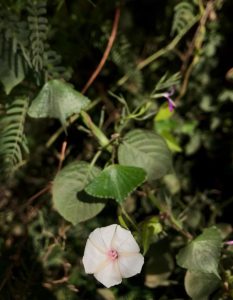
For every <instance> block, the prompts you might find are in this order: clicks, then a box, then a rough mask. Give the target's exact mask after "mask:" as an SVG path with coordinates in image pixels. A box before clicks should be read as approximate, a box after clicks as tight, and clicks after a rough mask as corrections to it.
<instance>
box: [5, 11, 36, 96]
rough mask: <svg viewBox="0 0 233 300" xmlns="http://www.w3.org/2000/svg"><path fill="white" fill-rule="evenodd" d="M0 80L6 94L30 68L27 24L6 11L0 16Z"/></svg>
mask: <svg viewBox="0 0 233 300" xmlns="http://www.w3.org/2000/svg"><path fill="white" fill-rule="evenodd" d="M0 18H1V21H0V64H1V70H0V80H1V81H2V83H3V85H4V87H5V91H6V93H7V94H8V93H9V92H10V91H11V89H12V88H13V87H14V86H15V85H17V84H18V83H20V82H21V81H22V80H23V78H24V77H25V74H26V73H27V71H28V66H30V65H31V64H30V57H29V51H28V44H29V43H28V29H27V24H26V22H24V21H21V20H20V19H19V17H18V16H17V15H15V14H13V13H12V12H10V11H7V10H1V15H0Z"/></svg>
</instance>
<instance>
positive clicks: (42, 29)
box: [27, 1, 48, 72]
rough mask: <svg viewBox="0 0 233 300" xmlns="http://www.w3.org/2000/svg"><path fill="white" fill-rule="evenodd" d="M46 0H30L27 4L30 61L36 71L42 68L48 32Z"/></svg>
mask: <svg viewBox="0 0 233 300" xmlns="http://www.w3.org/2000/svg"><path fill="white" fill-rule="evenodd" d="M46 4H47V3H46V1H40V2H32V3H30V4H29V5H28V8H27V9H28V13H29V16H28V24H29V30H30V42H31V62H32V66H33V67H34V69H35V71H36V72H39V71H41V70H42V69H43V66H44V61H43V56H44V50H45V42H46V39H47V33H48V20H47V18H46V16H45V15H46V12H47V9H46Z"/></svg>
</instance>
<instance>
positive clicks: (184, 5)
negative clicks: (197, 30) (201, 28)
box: [171, 1, 194, 35]
mask: <svg viewBox="0 0 233 300" xmlns="http://www.w3.org/2000/svg"><path fill="white" fill-rule="evenodd" d="M174 10H175V14H174V18H173V23H172V29H171V34H172V35H174V34H175V33H180V32H181V31H182V30H183V29H184V28H185V27H187V26H188V25H189V24H190V23H192V21H193V19H194V5H193V3H192V2H191V1H189V2H187V1H182V2H180V3H178V4H177V5H176V6H175V8H174Z"/></svg>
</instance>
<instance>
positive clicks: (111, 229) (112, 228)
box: [100, 224, 119, 250]
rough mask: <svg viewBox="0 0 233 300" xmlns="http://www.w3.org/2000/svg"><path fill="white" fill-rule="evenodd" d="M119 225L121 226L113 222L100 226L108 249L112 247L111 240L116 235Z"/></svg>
mask: <svg viewBox="0 0 233 300" xmlns="http://www.w3.org/2000/svg"><path fill="white" fill-rule="evenodd" d="M117 227H119V226H118V225H117V224H112V225H109V226H106V227H101V228H100V232H101V238H102V241H103V243H104V245H105V247H106V248H107V250H110V249H111V242H112V239H113V237H114V235H115V232H116V229H117Z"/></svg>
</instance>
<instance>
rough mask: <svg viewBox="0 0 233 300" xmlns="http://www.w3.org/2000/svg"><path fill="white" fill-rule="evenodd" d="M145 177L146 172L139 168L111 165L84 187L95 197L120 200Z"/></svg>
mask: <svg viewBox="0 0 233 300" xmlns="http://www.w3.org/2000/svg"><path fill="white" fill-rule="evenodd" d="M145 179H146V172H145V171H144V170H143V169H141V168H136V167H128V166H120V165H111V166H109V167H107V168H106V169H104V170H103V171H102V172H101V173H100V174H99V175H98V176H97V177H95V178H94V179H93V181H92V182H91V183H90V184H89V185H88V186H87V187H86V188H85V191H86V192H87V193H88V194H90V195H92V196H96V197H100V198H111V199H116V201H118V202H120V203H121V202H122V201H123V200H124V199H125V198H126V197H127V196H128V195H129V194H130V193H131V192H132V191H134V190H135V189H136V188H137V187H138V186H139V185H140V184H142V183H143V181H145Z"/></svg>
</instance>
